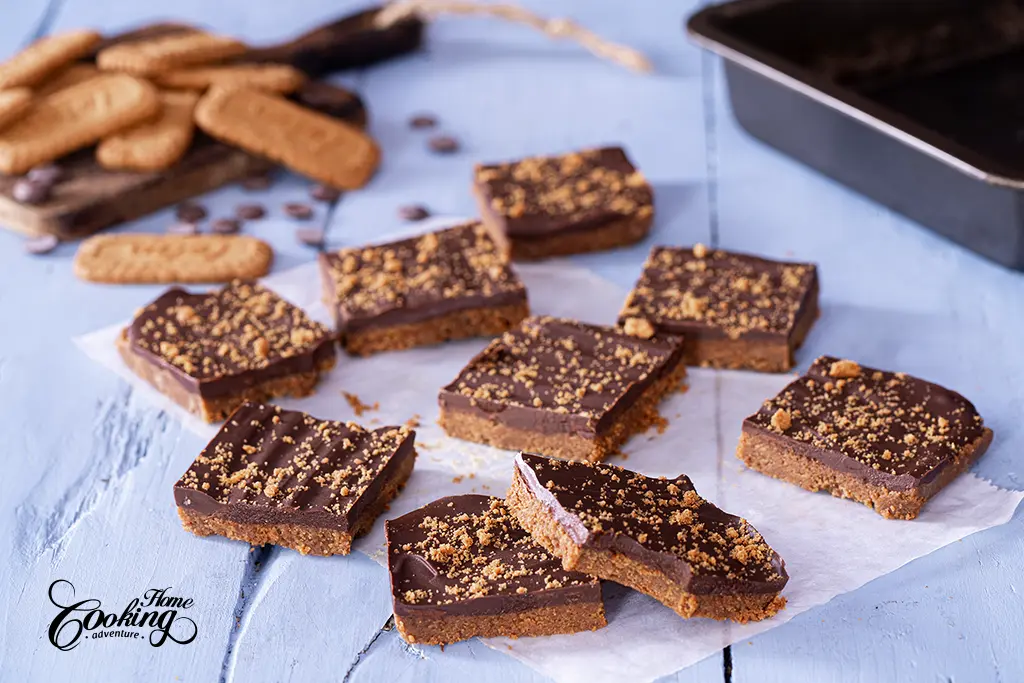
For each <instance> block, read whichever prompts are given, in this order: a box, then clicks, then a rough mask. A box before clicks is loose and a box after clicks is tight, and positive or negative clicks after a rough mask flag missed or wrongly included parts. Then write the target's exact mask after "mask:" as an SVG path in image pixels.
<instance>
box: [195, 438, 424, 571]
mask: <svg viewBox="0 0 1024 683" xmlns="http://www.w3.org/2000/svg"><path fill="white" fill-rule="evenodd" d="M415 463H416V453H415V452H413V453H412V454H411V455H410V456H409V457H407V458H406V459H405V462H403V463H402V464H401V465H400V467H399V469H398V470H396V471H395V472H394V474H393V475H392V476H391V477H390V479H388V480H387V481H385V482H384V486H383V488H382V489H381V492H380V494H379V495H378V496H377V499H376V500H375V501H374V502H373V503H372V504H371V505H370V506H369V507H367V508H366V510H365V511H364V512H363V514H362V515H361V516H360V517H359V518H357V519H356V521H355V524H354V525H353V526H352V528H350V529H349V530H348V531H341V530H339V529H328V528H321V527H315V526H306V525H303V524H251V523H246V522H237V521H234V520H230V519H226V518H225V517H224V516H222V515H219V514H212V515H206V514H203V513H201V512H197V511H195V510H193V509H189V508H184V507H178V516H179V517H181V522H182V525H183V526H184V527H185V530H186V531H191V532H192V533H194V534H195V535H196V536H211V535H216V536H225V537H227V538H230V539H233V540H235V541H245V542H246V543H249V544H251V545H264V544H265V543H270V544H272V545H279V546H282V547H284V548H291V549H292V550H297V551H299V552H300V553H302V554H303V555H322V556H328V555H348V554H349V552H350V551H351V550H352V540H353V539H354V538H356V537H358V536H362V535H363V534H365V533H366V532H368V531H369V530H370V529H371V528H372V527H373V523H374V522H375V521H376V520H377V518H378V517H380V515H381V514H382V513H383V512H384V510H385V509H386V508H387V506H388V503H390V502H391V501H392V500H393V499H394V498H395V496H397V495H398V493H399V492H400V491H401V490H402V487H403V486H405V482H406V481H407V480H408V479H409V475H410V474H412V469H413V466H414V465H415Z"/></svg>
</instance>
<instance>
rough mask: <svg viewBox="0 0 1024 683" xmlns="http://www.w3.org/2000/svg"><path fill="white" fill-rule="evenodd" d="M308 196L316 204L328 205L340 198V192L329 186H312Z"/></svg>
mask: <svg viewBox="0 0 1024 683" xmlns="http://www.w3.org/2000/svg"><path fill="white" fill-rule="evenodd" d="M309 196H310V197H312V198H313V199H315V200H317V201H318V202H324V203H326V204H330V203H332V202H336V201H338V198H339V197H341V191H340V190H336V189H334V188H333V187H330V186H329V185H314V186H313V189H312V190H310V191H309Z"/></svg>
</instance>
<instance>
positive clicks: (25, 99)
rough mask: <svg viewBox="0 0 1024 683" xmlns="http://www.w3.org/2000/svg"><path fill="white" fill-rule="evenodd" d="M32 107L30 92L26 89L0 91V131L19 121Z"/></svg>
mask: <svg viewBox="0 0 1024 683" xmlns="http://www.w3.org/2000/svg"><path fill="white" fill-rule="evenodd" d="M31 107H32V91H31V90H29V89H28V88H11V89H10V90H0V130H3V129H4V128H7V127H8V126H9V125H11V124H12V123H14V122H15V121H17V120H18V119H20V118H21V117H22V116H24V115H25V112H27V111H28V110H29V109H30V108H31Z"/></svg>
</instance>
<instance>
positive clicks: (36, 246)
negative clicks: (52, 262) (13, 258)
mask: <svg viewBox="0 0 1024 683" xmlns="http://www.w3.org/2000/svg"><path fill="white" fill-rule="evenodd" d="M58 242H59V240H58V239H57V237H56V236H55V235H39V236H38V237H33V238H31V239H28V240H25V245H24V246H25V251H26V252H28V253H29V254H36V255H37V256H42V255H43V254H49V253H50V252H51V251H53V250H54V249H56V248H57V244H58Z"/></svg>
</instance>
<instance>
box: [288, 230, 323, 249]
mask: <svg viewBox="0 0 1024 683" xmlns="http://www.w3.org/2000/svg"><path fill="white" fill-rule="evenodd" d="M295 236H296V237H297V238H298V239H299V241H300V242H302V243H303V244H305V245H307V246H310V247H321V246H323V244H324V231H323V230H321V229H320V228H299V229H298V230H296V231H295Z"/></svg>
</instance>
